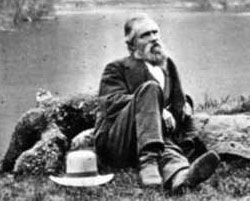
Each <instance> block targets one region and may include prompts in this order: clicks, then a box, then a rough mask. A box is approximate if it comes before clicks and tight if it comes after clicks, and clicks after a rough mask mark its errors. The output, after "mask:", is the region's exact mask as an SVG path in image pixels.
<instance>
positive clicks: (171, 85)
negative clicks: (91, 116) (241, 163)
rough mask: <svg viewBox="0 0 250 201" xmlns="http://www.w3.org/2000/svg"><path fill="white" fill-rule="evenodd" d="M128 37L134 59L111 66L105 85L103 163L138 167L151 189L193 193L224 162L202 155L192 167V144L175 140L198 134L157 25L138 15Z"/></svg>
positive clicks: (100, 122) (99, 145)
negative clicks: (190, 190) (158, 187)
mask: <svg viewBox="0 0 250 201" xmlns="http://www.w3.org/2000/svg"><path fill="white" fill-rule="evenodd" d="M124 31H125V37H126V43H127V46H128V50H129V53H130V55H129V56H128V57H125V58H122V59H120V60H117V61H114V62H112V63H110V64H108V65H107V66H106V68H105V70H104V72H103V74H102V79H101V83H100V89H99V97H100V110H99V112H98V115H97V121H96V127H95V145H96V151H97V154H98V156H99V158H100V160H101V163H104V164H107V165H110V166H115V167H127V166H130V165H138V167H139V175H140V179H141V183H142V184H143V185H146V186H151V185H162V184H163V185H164V187H165V188H167V189H169V190H171V191H173V192H174V191H176V190H179V189H182V188H183V187H185V188H186V187H194V186H196V185H197V184H199V183H200V182H203V181H204V180H206V179H208V178H209V177H210V176H211V175H212V174H213V173H214V171H215V169H216V167H217V165H218V163H219V160H220V158H219V156H218V155H217V154H216V153H215V152H214V151H208V152H202V154H201V155H200V156H199V157H197V158H196V159H195V160H194V161H193V162H192V163H191V164H190V160H189V158H187V155H185V153H186V152H185V149H186V148H187V146H189V145H190V144H192V143H193V141H182V140H176V139H178V138H180V136H182V135H183V134H181V135H180V133H181V132H182V133H183V131H185V134H186V133H188V132H189V133H194V132H195V129H194V126H193V124H192V118H191V116H190V114H187V113H186V112H185V105H186V102H187V100H186V99H187V98H186V96H185V94H184V92H183V90H182V87H181V83H180V80H179V76H178V73H177V69H176V66H175V64H174V63H173V61H172V60H171V59H170V58H169V57H168V56H167V55H166V53H165V50H164V47H163V44H162V41H161V39H160V30H159V27H158V25H157V24H156V22H155V21H153V20H152V19H151V18H149V17H148V16H147V15H138V16H135V17H133V18H130V19H128V20H127V22H126V23H125V26H124ZM177 136H178V137H177ZM182 142H184V143H182Z"/></svg>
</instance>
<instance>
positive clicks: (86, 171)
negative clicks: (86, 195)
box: [49, 150, 114, 187]
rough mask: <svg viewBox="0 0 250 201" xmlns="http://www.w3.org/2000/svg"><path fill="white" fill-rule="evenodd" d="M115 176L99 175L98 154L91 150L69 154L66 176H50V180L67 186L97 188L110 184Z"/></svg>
mask: <svg viewBox="0 0 250 201" xmlns="http://www.w3.org/2000/svg"><path fill="white" fill-rule="evenodd" d="M113 177H114V174H107V175H99V174H98V171H97V160H96V154H95V153H94V152H93V151H90V150H78V151H72V152H69V153H68V154H67V156H66V174H64V175H62V176H52V175H51V176H49V178H50V179H51V180H52V181H54V182H56V183H58V184H61V185H65V186H84V187H88V186H97V185H101V184H104V183H107V182H109V181H110V180H111V179H113Z"/></svg>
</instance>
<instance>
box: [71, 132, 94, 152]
mask: <svg viewBox="0 0 250 201" xmlns="http://www.w3.org/2000/svg"><path fill="white" fill-rule="evenodd" d="M93 132H94V129H93V128H91V129H88V130H85V131H83V132H81V133H80V134H78V135H77V136H75V137H74V138H73V139H72V141H71V147H70V149H71V150H77V149H84V148H87V147H89V146H92V145H93V140H94V139H93Z"/></svg>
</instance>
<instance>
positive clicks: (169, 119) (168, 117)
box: [162, 109, 176, 131]
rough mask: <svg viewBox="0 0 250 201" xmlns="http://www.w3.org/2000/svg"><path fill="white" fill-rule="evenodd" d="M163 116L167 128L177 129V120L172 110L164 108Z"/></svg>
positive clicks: (170, 129) (169, 129)
mask: <svg viewBox="0 0 250 201" xmlns="http://www.w3.org/2000/svg"><path fill="white" fill-rule="evenodd" d="M162 117H163V120H164V122H165V125H166V128H167V130H168V131H173V130H175V128H176V121H175V119H174V117H173V115H172V114H171V112H169V111H168V110H166V109H163V112H162Z"/></svg>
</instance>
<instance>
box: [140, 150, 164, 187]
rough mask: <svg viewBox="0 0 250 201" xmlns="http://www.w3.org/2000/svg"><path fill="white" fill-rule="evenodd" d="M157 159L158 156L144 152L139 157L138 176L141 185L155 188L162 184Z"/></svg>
mask: <svg viewBox="0 0 250 201" xmlns="http://www.w3.org/2000/svg"><path fill="white" fill-rule="evenodd" d="M158 157H159V156H158V154H157V153H154V152H146V153H143V154H142V155H141V156H140V157H139V163H140V171H139V176H140V179H141V183H142V185H145V186H156V185H161V184H162V177H161V175H160V172H159V166H158Z"/></svg>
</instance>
